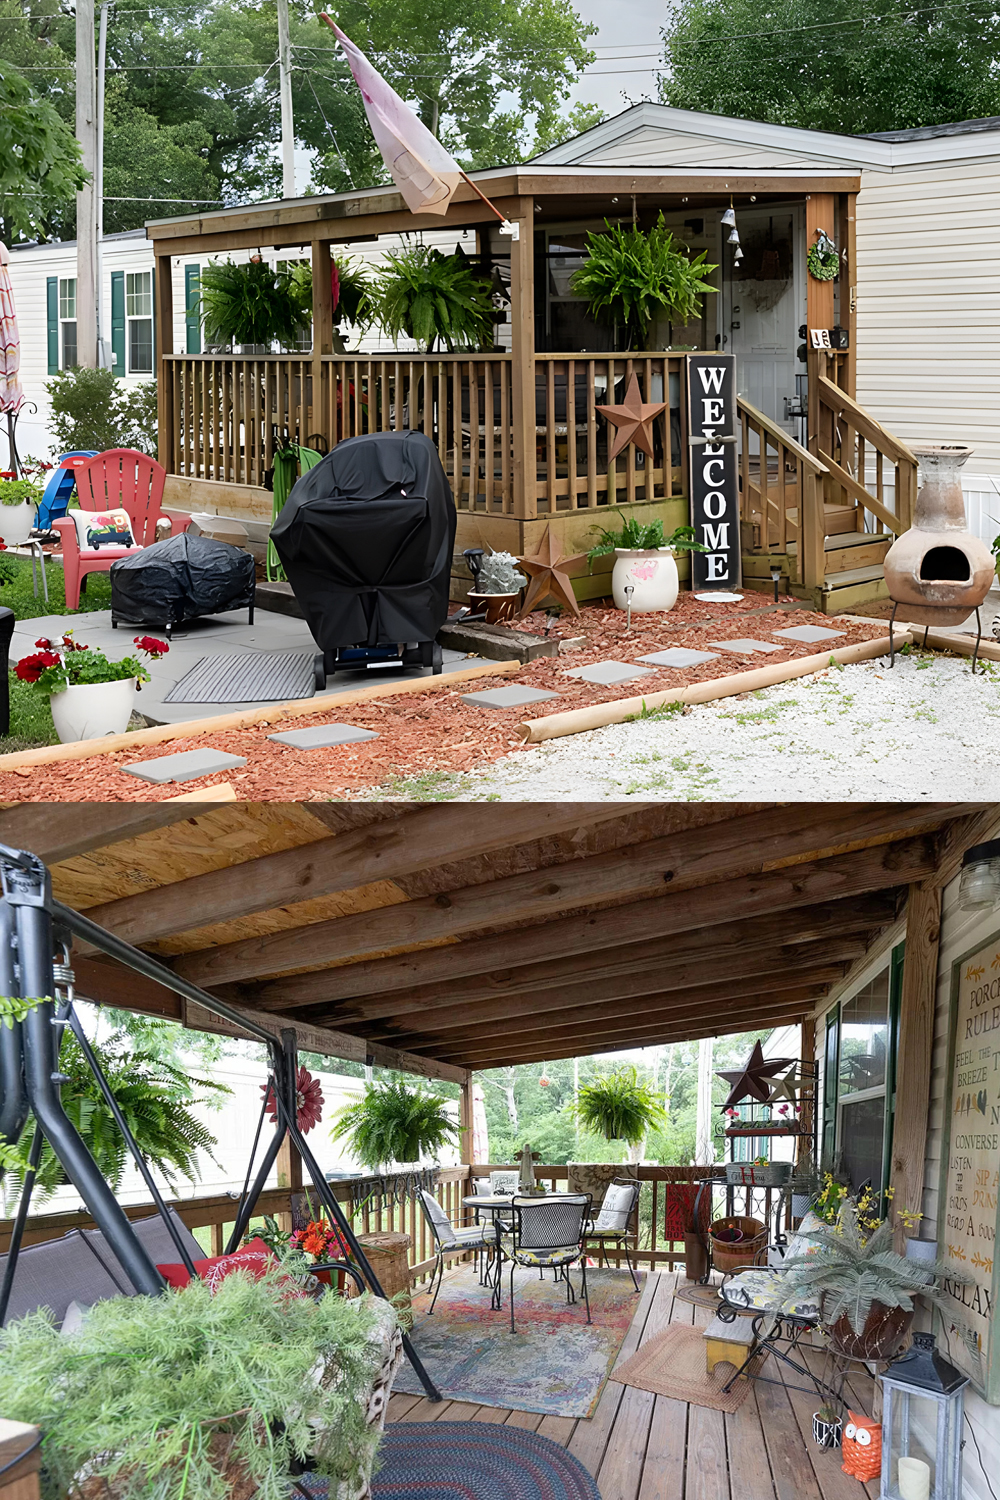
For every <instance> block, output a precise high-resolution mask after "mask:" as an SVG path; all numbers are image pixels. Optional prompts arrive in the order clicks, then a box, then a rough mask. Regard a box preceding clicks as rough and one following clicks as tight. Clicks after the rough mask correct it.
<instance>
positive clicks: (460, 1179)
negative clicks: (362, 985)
mask: <svg viewBox="0 0 1000 1500" xmlns="http://www.w3.org/2000/svg"><path fill="white" fill-rule="evenodd" d="M516 1166H517V1163H510V1162H493V1163H489V1164H476V1165H475V1166H471V1167H470V1166H459V1167H443V1168H441V1170H440V1171H439V1172H438V1175H437V1182H436V1185H435V1190H434V1191H435V1197H436V1198H437V1200H438V1202H439V1203H440V1204H441V1206H442V1208H443V1209H444V1211H445V1213H446V1214H447V1215H448V1217H449V1219H450V1220H451V1221H452V1223H453V1224H463V1223H471V1222H472V1221H473V1217H474V1216H473V1213H472V1211H471V1210H470V1209H466V1208H465V1207H463V1204H462V1199H463V1198H464V1197H468V1196H469V1195H471V1194H472V1193H473V1192H474V1191H475V1187H474V1180H475V1178H477V1177H485V1176H486V1175H487V1174H488V1173H489V1172H491V1171H501V1170H506V1171H510V1170H512V1168H516ZM535 1176H536V1178H537V1179H538V1181H539V1182H540V1183H543V1184H545V1185H546V1186H547V1187H549V1188H550V1189H551V1190H552V1191H555V1192H565V1191H566V1186H567V1182H568V1171H567V1168H566V1167H565V1166H559V1165H556V1166H538V1167H536V1168H535ZM706 1176H713V1177H716V1178H717V1179H718V1181H717V1185H716V1186H715V1187H714V1188H713V1217H715V1216H718V1215H719V1214H723V1213H739V1214H744V1213H745V1214H750V1215H752V1216H753V1217H755V1218H758V1219H763V1220H764V1222H765V1223H766V1224H767V1225H768V1227H769V1228H772V1227H773V1225H774V1215H775V1212H776V1210H777V1207H778V1202H779V1197H780V1190H778V1189H771V1188H748V1187H738V1188H727V1186H726V1183H725V1180H724V1169H723V1168H721V1167H715V1168H712V1169H706V1168H703V1167H687V1168H682V1167H659V1166H641V1167H640V1168H639V1181H640V1182H642V1183H643V1185H644V1190H643V1193H642V1197H641V1199H640V1205H639V1222H640V1234H639V1243H638V1246H637V1249H636V1256H637V1263H638V1264H639V1265H640V1266H644V1267H646V1268H647V1269H648V1270H653V1269H655V1268H656V1267H667V1268H672V1267H673V1266H675V1265H676V1264H678V1262H680V1261H682V1260H683V1258H684V1245H683V1242H682V1241H678V1240H668V1239H667V1238H666V1237H665V1231H664V1224H665V1190H666V1188H667V1186H668V1185H669V1184H670V1183H677V1182H681V1183H684V1182H696V1181H699V1180H700V1179H701V1178H703V1177H706ZM330 1186H331V1188H332V1189H333V1190H334V1192H335V1193H336V1195H337V1198H338V1200H339V1201H340V1202H341V1203H343V1205H344V1208H345V1210H346V1212H347V1213H348V1214H354V1215H355V1222H354V1227H355V1229H356V1230H357V1232H358V1233H361V1234H369V1233H373V1232H377V1231H381V1230H389V1229H392V1230H401V1231H403V1232H404V1233H406V1234H408V1235H409V1236H410V1267H411V1270H412V1271H413V1275H414V1278H415V1280H417V1281H419V1280H421V1279H423V1278H424V1277H426V1276H427V1275H428V1274H429V1273H430V1270H431V1268H432V1267H433V1265H434V1243H433V1239H432V1236H431V1233H430V1230H429V1228H428V1226H427V1221H426V1219H425V1218H424V1216H423V1213H422V1211H421V1209H420V1207H419V1205H418V1203H417V1202H416V1200H415V1199H414V1198H410V1199H407V1200H406V1201H405V1202H404V1203H402V1204H393V1205H391V1206H390V1207H384V1208H382V1207H374V1206H372V1207H370V1208H364V1207H360V1205H362V1204H363V1202H364V1199H365V1197H366V1195H367V1194H368V1192H370V1181H369V1182H368V1183H367V1185H366V1181H365V1179H350V1180H348V1179H345V1180H344V1181H342V1182H333V1183H331V1184H330ZM647 1189H648V1190H647ZM171 1207H173V1208H174V1209H176V1211H177V1214H178V1216H179V1217H180V1218H181V1219H182V1220H183V1222H184V1223H185V1224H186V1225H187V1227H188V1228H189V1229H190V1230H191V1231H192V1232H197V1231H199V1230H202V1231H204V1230H207V1231H208V1233H207V1235H204V1234H203V1235H202V1236H200V1238H201V1240H202V1242H203V1243H204V1245H205V1250H206V1253H208V1254H210V1255H221V1254H222V1251H223V1248H224V1246H225V1241H226V1237H227V1235H228V1234H229V1232H230V1230H231V1229H232V1226H233V1223H234V1221H235V1209H236V1199H235V1197H234V1196H231V1195H230V1194H228V1193H218V1194H213V1195H212V1196H209V1197H204V1198H187V1199H178V1200H176V1201H174V1202H173V1203H172V1204H171ZM289 1209H290V1190H289V1189H288V1188H267V1189H265V1191H264V1192H263V1193H262V1194H261V1197H260V1201H259V1203H258V1205H257V1213H258V1214H272V1215H276V1216H277V1215H281V1214H287V1213H288V1212H289ZM154 1212H155V1210H154V1208H153V1205H152V1204H151V1203H137V1204H130V1205H128V1206H127V1207H126V1208H125V1213H126V1214H127V1216H128V1217H129V1218H130V1219H144V1218H148V1217H149V1216H150V1215H151V1214H152V1213H154ZM93 1227H94V1221H93V1219H91V1217H90V1216H89V1214H87V1213H85V1212H83V1211H79V1212H70V1213H54V1214H37V1215H33V1216H32V1217H30V1218H29V1220H28V1226H27V1228H26V1230H25V1234H24V1240H23V1243H24V1245H26V1246H27V1245H37V1244H41V1243H43V1242H44V1241H46V1240H54V1239H58V1238H59V1237H60V1235H63V1234H66V1233H67V1231H68V1230H70V1229H92V1228H93ZM11 1228H12V1223H11V1220H9V1219H6V1220H0V1255H2V1254H4V1253H5V1252H6V1250H7V1248H8V1246H9V1244H10V1233H11Z"/></svg>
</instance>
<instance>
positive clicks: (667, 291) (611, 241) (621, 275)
mask: <svg viewBox="0 0 1000 1500" xmlns="http://www.w3.org/2000/svg"><path fill="white" fill-rule="evenodd" d="M715 269H716V267H715V266H714V265H708V264H707V263H706V260H705V251H702V252H701V254H700V255H695V256H691V255H690V254H689V253H688V252H687V250H686V249H685V248H684V247H683V245H682V243H681V242H680V241H678V240H675V238H674V236H673V234H672V233H671V232H670V230H669V229H667V227H666V225H665V224H664V222H663V214H662V213H661V214H660V216H659V218H658V219H657V221H656V223H655V224H654V225H653V227H652V229H649V230H643V229H639V228H638V227H637V226H635V225H632V226H626V225H623V224H608V226H607V232H606V233H603V234H602V233H595V234H590V235H588V237H587V260H586V261H585V262H584V264H583V265H582V266H581V267H580V269H579V270H578V271H575V272H574V273H573V276H572V279H571V283H570V284H571V287H572V290H573V292H574V293H575V294H576V295H577V296H579V297H585V298H586V299H587V302H588V304H589V307H590V313H591V316H592V317H594V318H596V319H597V320H598V322H604V323H611V324H614V325H617V326H618V327H619V328H621V329H622V330H623V332H624V338H625V348H626V349H648V348H649V347H650V344H649V339H650V335H651V333H652V331H653V328H654V326H655V324H656V322H657V321H658V320H659V319H661V318H669V319H670V320H671V322H675V323H678V324H688V323H692V322H693V321H694V319H695V318H696V317H697V316H698V315H699V312H700V309H701V299H702V297H703V296H704V295H705V293H706V292H711V291H714V287H712V285H711V283H710V282H708V281H706V280H705V277H706V276H708V275H709V274H710V273H711V272H712V271H714V270H715Z"/></svg>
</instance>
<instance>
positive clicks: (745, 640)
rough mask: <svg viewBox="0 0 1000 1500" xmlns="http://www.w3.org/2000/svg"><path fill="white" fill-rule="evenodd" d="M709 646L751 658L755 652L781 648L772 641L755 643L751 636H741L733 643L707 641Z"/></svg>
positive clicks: (779, 649)
mask: <svg viewBox="0 0 1000 1500" xmlns="http://www.w3.org/2000/svg"><path fill="white" fill-rule="evenodd" d="M708 644H709V645H710V646H718V648H719V650H720V651H735V652H736V653H737V654H738V655H739V656H753V654H754V652H755V651H781V650H782V649H783V648H782V647H781V646H776V645H775V644H774V642H773V641H755V640H754V639H753V637H752V636H741V637H740V638H739V639H738V640H735V641H709V643H708Z"/></svg>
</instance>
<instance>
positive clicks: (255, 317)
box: [199, 260, 309, 344]
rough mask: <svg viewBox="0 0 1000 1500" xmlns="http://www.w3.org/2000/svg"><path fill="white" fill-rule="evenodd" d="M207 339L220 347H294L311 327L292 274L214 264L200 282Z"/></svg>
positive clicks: (260, 266) (261, 265)
mask: <svg viewBox="0 0 1000 1500" xmlns="http://www.w3.org/2000/svg"><path fill="white" fill-rule="evenodd" d="M199 287H200V291H201V312H202V319H203V320H204V324H205V336H206V338H208V339H209V340H210V341H211V342H213V343H220V344H229V343H232V344H271V343H274V342H278V343H281V344H294V343H295V342H296V340H297V339H298V337H299V335H300V334H302V333H304V332H305V331H306V330H307V329H308V327H309V313H308V311H305V310H304V309H303V307H302V304H301V301H300V300H299V298H298V296H297V294H296V292H295V291H294V289H293V285H292V276H291V274H290V273H289V272H287V271H276V270H275V269H274V267H273V266H269V265H268V264H267V262H266V261H263V260H260V261H248V262H247V263H246V264H245V265H236V264H234V262H233V261H231V260H227V261H210V262H209V263H208V265H207V266H205V268H204V269H203V270H202V272H201V276H200V278H199Z"/></svg>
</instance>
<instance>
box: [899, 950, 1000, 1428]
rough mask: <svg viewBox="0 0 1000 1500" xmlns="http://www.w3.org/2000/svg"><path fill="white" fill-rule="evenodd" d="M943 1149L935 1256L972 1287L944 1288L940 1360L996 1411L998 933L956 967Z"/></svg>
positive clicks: (950, 1284)
mask: <svg viewBox="0 0 1000 1500" xmlns="http://www.w3.org/2000/svg"><path fill="white" fill-rule="evenodd" d="M945 1142H946V1150H945V1153H944V1184H943V1191H942V1194H941V1209H940V1223H939V1225H938V1254H939V1255H940V1258H941V1259H942V1260H943V1261H945V1262H946V1263H947V1264H948V1265H949V1266H953V1267H954V1268H955V1270H956V1271H961V1272H962V1273H963V1275H964V1276H965V1277H967V1278H968V1281H965V1282H958V1281H952V1280H946V1281H945V1286H944V1291H945V1300H944V1305H943V1308H942V1313H941V1316H942V1319H943V1322H944V1329H945V1333H946V1334H947V1343H946V1346H945V1347H944V1349H943V1350H942V1352H943V1353H945V1355H946V1357H947V1358H948V1359H950V1360H951V1362H952V1364H954V1365H957V1366H958V1368H959V1369H960V1370H962V1371H963V1372H964V1374H966V1375H968V1376H970V1378H971V1379H972V1381H973V1383H974V1384H975V1385H976V1386H977V1387H978V1389H979V1390H980V1391H981V1392H982V1393H983V1394H984V1395H985V1396H986V1399H987V1400H988V1401H991V1402H993V1403H994V1404H995V1405H996V1404H1000V1370H998V1369H997V1366H996V1361H995V1359H994V1351H993V1327H994V1322H995V1311H994V1310H995V1308H996V1306H997V1291H998V1284H1000V1277H998V1268H997V1266H996V1263H995V1250H996V1239H997V1230H998V1228H1000V1220H998V1217H997V1192H998V1184H1000V933H998V934H996V935H994V936H993V937H992V938H990V940H989V942H988V943H984V944H983V945H982V946H981V947H979V948H977V949H976V950H975V951H974V952H973V953H970V954H967V955H966V957H965V958H963V959H960V960H959V962H958V963H957V964H956V965H955V967H954V971H953V981H952V1039H951V1053H950V1061H949V1069H948V1103H947V1114H946V1117H945ZM902 1206H903V1207H905V1208H912V1207H913V1206H914V1205H913V1204H904V1205H902Z"/></svg>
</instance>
